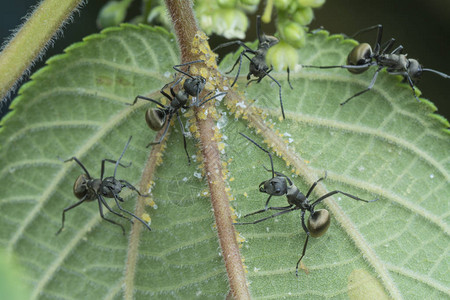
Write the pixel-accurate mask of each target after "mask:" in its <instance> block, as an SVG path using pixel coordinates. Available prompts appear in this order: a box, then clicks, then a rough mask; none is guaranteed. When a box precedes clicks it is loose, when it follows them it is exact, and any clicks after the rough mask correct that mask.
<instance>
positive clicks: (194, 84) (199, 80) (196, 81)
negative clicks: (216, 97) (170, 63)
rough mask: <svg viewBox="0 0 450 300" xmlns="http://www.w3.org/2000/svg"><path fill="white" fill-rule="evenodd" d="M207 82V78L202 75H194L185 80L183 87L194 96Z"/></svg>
mask: <svg viewBox="0 0 450 300" xmlns="http://www.w3.org/2000/svg"><path fill="white" fill-rule="evenodd" d="M205 84H206V79H205V78H204V77H202V76H194V77H192V78H187V79H186V80H185V81H184V84H183V89H184V90H185V91H186V93H188V94H189V95H191V96H192V97H197V96H198V95H199V94H200V92H201V91H202V90H203V88H204V87H205Z"/></svg>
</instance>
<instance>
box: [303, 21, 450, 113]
mask: <svg viewBox="0 0 450 300" xmlns="http://www.w3.org/2000/svg"><path fill="white" fill-rule="evenodd" d="M373 29H378V30H377V39H376V41H375V46H374V47H373V50H372V47H371V46H370V45H369V44H367V43H362V44H359V45H357V46H355V47H354V48H353V49H352V51H350V53H349V55H348V57H347V65H342V66H307V65H304V66H303V67H305V68H319V69H331V68H344V69H347V70H348V71H349V72H351V73H352V74H360V73H363V72H365V71H366V70H368V69H369V68H370V67H371V66H375V65H376V66H377V70H376V71H375V74H374V75H373V77H372V81H371V82H370V84H369V86H368V87H367V88H366V89H365V90H362V91H360V92H358V93H356V94H354V95H353V96H351V97H350V98H348V99H347V100H345V101H344V102H342V103H341V105H344V104H346V103H347V102H348V101H350V100H351V99H353V98H355V97H358V96H359V95H362V94H364V93H365V92H368V91H370V90H371V89H372V87H373V86H374V84H375V81H376V80H377V76H378V73H379V72H380V71H381V70H382V69H383V68H386V70H387V72H388V73H389V74H392V75H402V76H403V77H404V78H405V80H406V81H408V83H409V85H410V86H411V89H412V92H413V95H414V97H415V98H416V99H417V101H420V100H419V98H418V97H417V95H416V91H415V89H414V82H415V80H417V79H419V78H420V76H421V75H422V73H423V72H424V71H428V72H433V73H436V74H438V75H439V76H442V77H444V78H450V76H449V75H447V74H444V73H442V72H439V71H436V70H433V69H427V68H423V67H422V65H420V64H419V62H418V61H417V60H415V59H412V58H407V55H406V54H402V51H403V46H402V45H400V46H398V47H397V48H395V49H394V50H393V51H392V52H390V53H389V51H390V50H391V48H392V46H393V45H394V42H395V39H393V38H391V39H390V40H389V41H387V42H386V43H385V44H383V45H381V37H382V34H383V26H382V25H381V24H378V25H375V26H371V27H368V28H365V29H362V30H360V31H358V32H357V33H355V34H354V35H353V36H352V37H356V36H357V35H359V34H361V33H363V32H367V31H370V30H373Z"/></svg>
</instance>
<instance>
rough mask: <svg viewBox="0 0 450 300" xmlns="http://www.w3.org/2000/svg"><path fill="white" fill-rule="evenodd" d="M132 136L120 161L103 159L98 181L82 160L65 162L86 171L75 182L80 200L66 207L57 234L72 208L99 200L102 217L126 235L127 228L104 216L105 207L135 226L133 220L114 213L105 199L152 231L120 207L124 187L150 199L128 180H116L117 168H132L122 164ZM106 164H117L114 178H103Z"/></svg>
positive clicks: (74, 191) (75, 189)
mask: <svg viewBox="0 0 450 300" xmlns="http://www.w3.org/2000/svg"><path fill="white" fill-rule="evenodd" d="M131 138H132V137H131V136H130V138H129V139H128V142H127V144H126V145H125V148H124V149H123V151H122V154H121V155H120V157H119V159H118V160H117V161H116V160H111V159H107V158H104V159H102V164H101V171H100V178H99V179H96V178H92V177H91V175H90V174H89V172H88V170H87V169H86V167H85V166H84V165H83V164H82V163H81V161H80V160H78V158H76V157H75V156H73V157H71V158H69V159H67V160H65V161H64V162H69V161H73V160H74V161H75V162H76V163H77V164H78V165H79V166H80V167H81V168H82V169H83V171H84V174H81V175H80V176H78V178H77V179H76V180H75V183H74V185H73V193H74V195H75V196H76V197H77V198H78V199H80V200H79V201H78V202H77V203H75V204H72V205H70V206H69V207H66V208H65V209H64V210H63V213H62V225H61V228H60V229H59V230H58V231H57V232H56V234H59V233H60V232H61V231H62V230H63V228H64V221H65V216H66V212H67V211H69V210H71V209H72V208H75V207H77V206H79V205H80V204H82V203H83V202H86V201H87V202H89V201H94V200H97V202H98V209H99V212H100V216H101V217H102V218H103V219H104V220H106V221H108V222H110V223H112V224H115V225H117V226H120V228H122V233H123V234H124V235H125V228H124V227H123V226H122V225H121V224H119V223H117V222H115V221H113V220H111V219H108V218H106V217H105V215H104V214H103V206H105V207H106V208H107V209H108V210H109V211H110V212H111V213H113V214H115V215H116V216H119V217H121V218H124V219H127V220H128V221H130V222H131V223H132V224H133V220H131V219H130V218H128V217H126V216H124V215H122V214H121V213H118V212H116V211H114V210H113V209H112V208H111V207H110V206H109V205H108V203H107V202H106V200H105V198H113V199H114V201H115V202H116V205H117V207H118V208H119V210H120V211H122V212H124V213H127V214H128V215H130V216H132V217H134V218H135V219H137V220H139V221H140V222H141V223H142V224H144V225H145V226H146V227H147V228H148V230H151V228H150V226H149V225H148V224H147V223H146V222H144V221H143V220H142V219H141V218H139V217H138V216H136V215H135V214H133V213H132V212H129V211H128V210H126V209H124V208H122V206H121V205H120V202H123V201H124V200H123V199H122V198H121V197H120V196H119V194H120V192H121V191H122V189H123V188H124V187H127V188H129V189H131V190H132V191H135V192H136V193H137V194H138V195H139V196H141V197H148V195H142V194H141V193H140V192H139V191H138V190H137V189H136V188H135V187H134V186H133V185H132V184H131V183H129V182H128V181H126V180H123V179H116V172H117V168H118V167H119V166H121V167H123V168H128V167H129V166H131V163H130V164H129V165H123V164H121V163H120V160H121V159H122V157H123V155H124V154H125V151H126V150H127V148H128V145H129V144H130V141H131ZM105 162H109V163H113V164H115V167H114V174H113V176H112V177H106V178H103V176H104V173H105Z"/></svg>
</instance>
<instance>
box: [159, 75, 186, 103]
mask: <svg viewBox="0 0 450 300" xmlns="http://www.w3.org/2000/svg"><path fill="white" fill-rule="evenodd" d="M182 79H183V77H180V78H178V79H177V80H175V79H174V80H173V81H171V82H169V83H166V84H165V85H164V86H163V87H162V88H161V89H160V90H159V92H160V93H161V94H163V96H164V97H166V98H167V99H169V100H170V101H172V97H170V96H169V95H168V94H167V93H166V92H165V91H164V90H165V89H166V88H167V87H168V86H169V85H170V84H171V83H173V82H175V83H174V84H172V86H171V87H170V90H171V91H172V89H173V88H174V87H175V86H176V85H177V84H179V83H180V81H181V80H182ZM172 95H173V97H175V95H174V94H173V93H172Z"/></svg>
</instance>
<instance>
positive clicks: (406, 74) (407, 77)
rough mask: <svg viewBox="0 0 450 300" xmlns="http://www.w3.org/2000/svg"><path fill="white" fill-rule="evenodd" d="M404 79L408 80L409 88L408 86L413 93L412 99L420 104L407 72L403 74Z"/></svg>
mask: <svg viewBox="0 0 450 300" xmlns="http://www.w3.org/2000/svg"><path fill="white" fill-rule="evenodd" d="M405 78H406V79H408V83H409V86H410V87H411V89H412V92H413V95H414V97H415V98H416V100H417V101H419V102H420V100H419V98H418V97H417V95H416V90H415V89H414V82H413V81H412V79H411V77H410V76H409V74H408V72H405Z"/></svg>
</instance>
